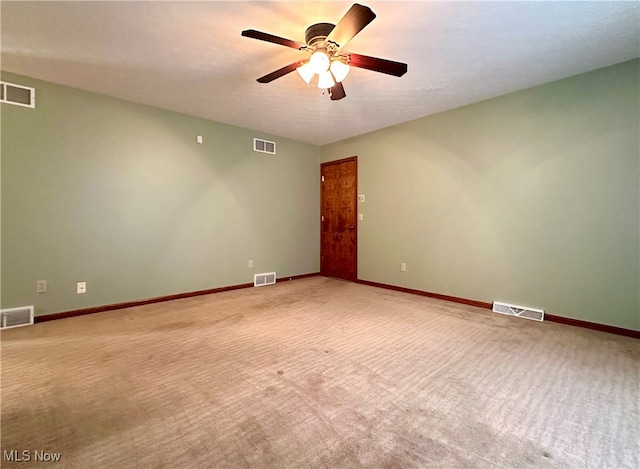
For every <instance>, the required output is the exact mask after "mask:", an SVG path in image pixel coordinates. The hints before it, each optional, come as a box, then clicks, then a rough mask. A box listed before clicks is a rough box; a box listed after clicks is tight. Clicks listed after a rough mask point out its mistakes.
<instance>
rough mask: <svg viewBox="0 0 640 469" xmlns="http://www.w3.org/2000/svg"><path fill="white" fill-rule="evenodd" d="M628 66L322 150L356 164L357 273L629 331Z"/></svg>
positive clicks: (635, 308)
mask: <svg viewBox="0 0 640 469" xmlns="http://www.w3.org/2000/svg"><path fill="white" fill-rule="evenodd" d="M638 72H639V62H638V60H635V61H631V62H626V63H623V64H619V65H616V66H613V67H608V68H605V69H601V70H597V71H594V72H591V73H587V74H583V75H579V76H576V77H572V78H568V79H565V80H561V81H557V82H553V83H550V84H547V85H544V86H539V87H536V88H532V89H529V90H525V91H521V92H517V93H513V94H510V95H507V96H502V97H499V98H495V99H491V100H488V101H484V102H481V103H479V104H474V105H471V106H467V107H464V108H460V109H457V110H453V111H450V112H445V113H442V114H438V115H434V116H430V117H426V118H423V119H420V120H416V121H412V122H409V123H406V124H402V125H398V126H395V127H391V128H387V129H384V130H380V131H378V132H374V133H371V134H367V135H363V136H359V137H356V138H352V139H349V140H345V141H342V142H339V143H336V144H332V145H328V146H325V147H323V148H322V160H323V161H330V160H336V159H340V158H344V157H348V156H353V155H357V156H358V168H359V193H360V194H365V195H366V202H365V203H363V204H359V211H360V212H361V213H363V214H364V220H363V221H362V222H360V223H359V233H358V270H359V277H360V278H361V279H365V280H370V281H375V282H381V283H387V284H392V285H398V286H403V287H408V288H414V289H419V290H425V291H431V292H436V293H441V294H446V295H452V296H457V297H463V298H469V299H474V300H480V301H486V302H491V301H493V300H502V301H507V302H513V303H516V304H524V305H529V306H533V307H542V308H544V309H545V310H546V311H547V313H549V314H554V315H559V316H565V317H572V318H579V319H582V320H586V321H591V322H596V323H602V324H608V325H613V326H619V327H624V328H628V329H636V330H638V329H640V312H639V311H640V292H639V289H640V287H639V285H640V253H639V249H640V240H639V234H638V233H639V231H640V203H639V187H640V186H639V181H640V175H639V166H640V148H639V145H640V143H639V142H640V135H639V128H640V118H639V106H640V104H639V91H638V89H639V86H640V82H639V73H638ZM380 112H384V109H380ZM400 262H406V263H407V271H406V272H400V268H399V267H400Z"/></svg>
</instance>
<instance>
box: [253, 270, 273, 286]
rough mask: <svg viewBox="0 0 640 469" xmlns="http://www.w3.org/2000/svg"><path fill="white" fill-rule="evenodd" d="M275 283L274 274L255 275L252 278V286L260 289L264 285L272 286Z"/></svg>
mask: <svg viewBox="0 0 640 469" xmlns="http://www.w3.org/2000/svg"><path fill="white" fill-rule="evenodd" d="M274 283H276V273H275V272H269V273H268V274H255V275H254V276H253V286H254V287H262V286H264V285H273V284H274Z"/></svg>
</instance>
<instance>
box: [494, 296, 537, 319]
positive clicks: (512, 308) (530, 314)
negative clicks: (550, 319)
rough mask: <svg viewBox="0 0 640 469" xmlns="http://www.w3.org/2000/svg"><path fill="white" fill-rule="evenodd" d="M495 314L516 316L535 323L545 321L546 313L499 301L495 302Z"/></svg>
mask: <svg viewBox="0 0 640 469" xmlns="http://www.w3.org/2000/svg"><path fill="white" fill-rule="evenodd" d="M493 312H494V313H500V314H507V315H509V316H516V317H519V318H525V319H532V320H534V321H543V320H544V311H543V310H541V309H536V308H529V307H528V306H518V305H510V304H508V303H501V302H499V301H494V302H493Z"/></svg>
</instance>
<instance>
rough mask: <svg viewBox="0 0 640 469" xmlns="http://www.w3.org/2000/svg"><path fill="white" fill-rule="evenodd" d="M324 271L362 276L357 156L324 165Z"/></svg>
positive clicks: (331, 274)
mask: <svg viewBox="0 0 640 469" xmlns="http://www.w3.org/2000/svg"><path fill="white" fill-rule="evenodd" d="M320 174H321V182H320V184H321V189H320V215H321V226H322V228H321V235H320V273H321V274H322V275H326V276H328V277H336V278H341V279H345V280H351V281H354V280H356V279H357V278H358V272H357V267H358V261H357V253H358V222H357V219H358V214H357V204H358V160H357V157H355V156H353V157H351V158H346V159H344V160H338V161H331V162H329V163H323V164H322V165H320Z"/></svg>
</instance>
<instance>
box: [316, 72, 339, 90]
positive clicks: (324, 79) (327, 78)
mask: <svg viewBox="0 0 640 469" xmlns="http://www.w3.org/2000/svg"><path fill="white" fill-rule="evenodd" d="M335 84H336V82H335V80H334V79H333V76H332V75H331V72H330V71H329V70H327V71H326V72H323V73H321V74H320V78H318V88H320V89H323V90H325V89H327V88H331V87H332V86H333V85H335Z"/></svg>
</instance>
